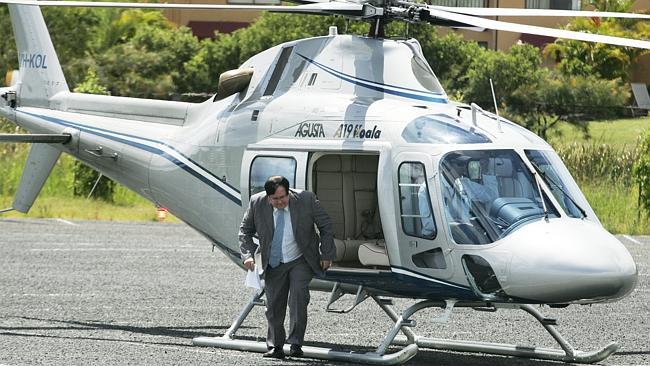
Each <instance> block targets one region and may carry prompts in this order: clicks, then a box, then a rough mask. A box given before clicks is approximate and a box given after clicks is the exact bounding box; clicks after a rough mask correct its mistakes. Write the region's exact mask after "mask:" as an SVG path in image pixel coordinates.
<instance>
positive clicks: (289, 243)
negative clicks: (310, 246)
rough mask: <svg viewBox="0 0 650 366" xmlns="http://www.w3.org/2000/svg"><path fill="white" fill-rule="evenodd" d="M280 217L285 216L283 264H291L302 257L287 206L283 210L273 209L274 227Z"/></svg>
mask: <svg viewBox="0 0 650 366" xmlns="http://www.w3.org/2000/svg"><path fill="white" fill-rule="evenodd" d="M278 215H284V234H283V235H282V263H289V262H291V261H294V260H296V259H298V258H300V257H301V256H302V253H300V249H298V242H296V238H295V237H294V236H293V226H291V212H290V211H289V206H288V205H287V206H286V207H285V208H283V209H280V210H279V209H277V208H275V207H273V226H274V227H275V224H276V222H277V221H278Z"/></svg>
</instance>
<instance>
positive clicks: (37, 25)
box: [8, 4, 69, 107]
mask: <svg viewBox="0 0 650 366" xmlns="http://www.w3.org/2000/svg"><path fill="white" fill-rule="evenodd" d="M8 7H9V14H10V15H11V20H12V24H13V29H14V35H15V37H16V48H17V50H18V64H19V66H20V80H19V86H18V90H17V97H18V105H20V106H34V107H48V106H49V99H50V98H51V97H52V96H54V95H55V94H57V93H59V92H67V91H69V89H68V84H67V82H66V81H65V76H64V75H63V70H62V69H61V64H60V63H59V59H58V57H57V55H56V51H55V50H54V46H53V44H52V40H51V38H50V34H49V32H48V31H47V26H46V25H45V21H44V20H43V15H42V13H41V10H40V8H39V7H37V6H26V5H13V4H9V5H8Z"/></svg>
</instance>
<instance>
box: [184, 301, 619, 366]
mask: <svg viewBox="0 0 650 366" xmlns="http://www.w3.org/2000/svg"><path fill="white" fill-rule="evenodd" d="M263 294H264V291H262V292H260V293H257V294H255V295H254V296H253V298H252V299H251V300H250V301H249V302H248V304H246V306H244V308H243V309H242V311H241V313H240V314H239V316H238V317H237V319H235V321H234V322H233V323H232V325H231V326H230V328H229V329H228V330H227V331H226V333H225V334H224V335H223V336H221V337H197V338H194V339H193V340H192V344H194V345H195V346H203V347H218V348H225V349H233V350H240V351H249V352H260V353H263V352H266V351H267V346H266V343H265V342H258V341H248V340H243V339H236V338H235V333H236V332H237V330H238V329H239V327H240V326H241V325H242V323H243V322H244V320H245V319H246V317H248V315H249V314H250V312H251V310H252V309H253V308H254V307H255V306H259V305H264V300H262V295H263ZM370 297H371V298H372V299H373V300H374V301H375V302H376V303H377V304H378V305H379V307H380V308H381V309H382V310H384V312H385V313H386V314H387V315H388V316H389V317H390V318H391V319H392V320H393V322H394V324H393V326H392V327H391V329H390V330H389V331H388V333H387V334H386V336H385V337H384V339H383V340H382V342H381V344H380V345H379V347H377V349H376V350H375V351H373V352H365V353H364V352H345V351H336V350H332V349H330V348H324V347H310V346H303V348H302V349H303V352H304V357H308V358H317V359H323V360H332V361H345V362H359V363H365V364H372V365H399V364H402V363H404V362H406V361H408V360H410V359H411V358H413V357H414V356H415V355H416V354H417V352H418V350H419V348H429V349H438V350H450V351H457V352H479V353H488V354H497V355H506V356H517V357H527V358H536V359H543V360H553V361H564V362H577V363H594V362H598V361H602V360H604V359H605V358H607V357H608V356H610V355H611V354H613V353H614V352H616V350H617V349H618V347H619V346H618V344H617V343H616V342H612V343H610V344H608V345H607V346H605V347H604V348H602V349H600V350H597V351H592V352H583V351H578V350H575V349H574V348H573V347H572V346H571V344H569V343H568V342H567V341H566V340H565V339H564V337H563V336H562V335H561V334H560V333H559V332H558V331H557V330H556V329H555V320H554V319H549V318H546V317H544V315H543V314H542V313H541V312H540V311H538V310H537V309H535V308H534V307H533V306H531V305H508V306H507V307H508V308H511V309H521V310H523V311H525V312H526V313H528V314H530V315H532V316H533V317H534V318H535V319H537V321H538V322H539V323H540V324H541V325H542V326H543V327H544V329H546V331H547V332H549V334H551V336H552V337H553V338H554V339H555V340H556V342H558V344H559V345H560V347H561V349H550V348H538V347H527V346H518V345H513V344H502V343H489V342H476V341H459V340H451V339H440V338H427V337H422V336H419V335H417V334H416V333H415V332H413V330H411V327H412V326H414V325H415V322H414V321H412V320H409V319H410V318H411V317H412V316H413V315H414V314H415V313H417V312H418V311H420V310H423V309H426V308H432V307H440V302H438V301H429V300H424V301H420V302H417V303H415V304H413V305H411V306H410V307H408V308H407V309H405V310H404V311H403V312H402V314H401V315H398V314H397V312H396V311H395V310H394V309H393V307H392V305H391V304H390V303H389V302H387V301H385V300H383V299H381V298H379V297H377V296H370ZM455 304H456V303H455V302H454V301H448V302H447V304H446V306H445V314H444V315H443V316H442V317H441V318H438V319H434V321H437V322H446V321H447V320H448V318H449V316H450V315H451V311H452V310H453V308H454V306H455ZM400 331H401V332H403V333H404V335H406V337H397V334H398V333H399V332H400ZM391 344H393V345H400V346H404V348H402V349H401V350H399V351H397V352H395V353H390V354H386V350H387V349H388V347H389V346H390V345H391ZM284 351H285V353H288V352H289V347H288V345H287V346H286V347H285V350H284Z"/></svg>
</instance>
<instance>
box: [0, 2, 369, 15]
mask: <svg viewBox="0 0 650 366" xmlns="http://www.w3.org/2000/svg"><path fill="white" fill-rule="evenodd" d="M0 3H4V4H18V5H36V6H67V7H88V8H137V9H202V10H250V11H272V12H276V13H308V14H323V13H328V14H330V13H335V14H341V15H351V16H362V15H363V5H362V4H357V3H347V2H316V3H310V4H305V5H297V6H278V5H222V4H175V3H172V4H160V3H137V2H136V3H129V2H111V1H107V2H103V1H52V0H45V1H35V0H0Z"/></svg>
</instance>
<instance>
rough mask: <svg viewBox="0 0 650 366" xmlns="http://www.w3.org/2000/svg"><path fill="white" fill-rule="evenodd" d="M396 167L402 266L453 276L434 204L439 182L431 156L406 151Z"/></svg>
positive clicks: (401, 155) (438, 215) (400, 156)
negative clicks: (436, 181)
mask: <svg viewBox="0 0 650 366" xmlns="http://www.w3.org/2000/svg"><path fill="white" fill-rule="evenodd" d="M395 163H396V164H395V166H396V168H397V174H396V179H397V188H398V189H397V190H396V191H397V198H398V201H399V202H398V205H397V207H396V209H397V210H398V212H397V213H398V215H396V217H397V218H398V222H397V223H396V225H397V239H398V243H399V253H400V259H401V267H402V268H405V269H408V270H411V271H415V272H418V273H422V274H425V275H430V276H433V277H437V278H446V277H449V276H451V274H452V272H453V270H452V259H451V258H450V257H449V250H448V246H447V242H446V240H445V235H441V233H442V231H441V230H440V229H439V228H440V227H442V226H441V225H442V222H441V221H440V218H441V217H442V216H441V212H439V210H438V209H439V207H438V206H439V205H436V204H433V203H434V201H433V200H432V198H434V199H435V197H437V195H436V194H435V192H436V189H437V184H436V183H435V179H433V177H434V174H433V172H434V170H433V165H432V162H431V157H430V156H429V155H427V154H419V153H403V154H400V155H399V156H398V159H397V160H396V162H395Z"/></svg>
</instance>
